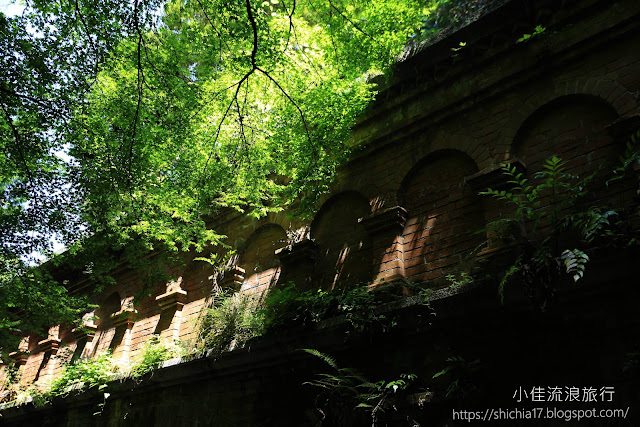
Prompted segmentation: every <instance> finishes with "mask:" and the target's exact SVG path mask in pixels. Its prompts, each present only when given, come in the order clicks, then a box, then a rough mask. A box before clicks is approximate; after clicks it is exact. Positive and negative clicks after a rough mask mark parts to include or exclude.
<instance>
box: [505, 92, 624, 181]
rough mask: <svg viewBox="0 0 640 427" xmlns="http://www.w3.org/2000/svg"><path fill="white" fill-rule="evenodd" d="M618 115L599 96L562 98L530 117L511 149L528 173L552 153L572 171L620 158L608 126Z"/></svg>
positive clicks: (547, 104) (519, 130) (579, 170)
mask: <svg viewBox="0 0 640 427" xmlns="http://www.w3.org/2000/svg"><path fill="white" fill-rule="evenodd" d="M617 118H618V115H617V113H616V110H615V109H614V108H613V107H612V106H611V105H609V104H608V103H607V102H605V101H604V100H603V99H601V98H599V97H596V96H593V95H568V96H563V97H559V98H556V99H554V100H553V101H550V102H548V103H546V104H545V105H543V106H541V107H540V108H538V109H537V110H536V111H534V112H533V113H532V114H531V115H530V116H529V117H527V119H526V120H525V121H524V122H523V123H522V125H521V126H520V128H519V129H518V131H517V133H516V135H515V138H514V141H513V146H512V150H511V151H512V153H513V154H515V156H516V157H517V158H518V159H520V160H521V161H522V162H523V163H524V164H525V165H526V167H527V171H528V173H529V174H532V173H535V172H538V171H540V170H541V169H542V166H543V164H544V162H545V161H546V159H548V158H549V157H551V156H553V155H556V156H558V157H560V158H562V160H563V161H564V162H566V163H567V167H568V168H569V169H570V170H569V171H570V172H573V171H572V170H571V169H574V170H575V172H581V171H583V170H588V169H593V168H594V167H596V166H597V165H599V164H601V163H602V162H606V163H611V162H613V161H615V160H616V159H617V157H618V154H619V150H615V149H612V148H613V147H612V142H613V141H612V138H611V137H610V135H609V134H608V133H607V131H606V129H605V127H606V126H607V125H609V124H611V123H613V122H614V121H615V120H616V119H617ZM616 151H617V153H616Z"/></svg>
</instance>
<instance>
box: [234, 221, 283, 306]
mask: <svg viewBox="0 0 640 427" xmlns="http://www.w3.org/2000/svg"><path fill="white" fill-rule="evenodd" d="M286 245H287V233H286V232H285V231H284V228H283V227H282V226H280V225H278V224H265V225H263V226H261V227H259V228H258V229H257V230H255V231H254V232H253V233H252V234H251V235H250V236H249V238H248V239H247V241H246V243H245V247H244V250H243V251H242V253H241V254H240V258H239V263H238V264H239V266H240V267H241V268H243V269H244V270H245V273H244V283H243V284H242V287H241V291H243V292H246V293H249V294H259V293H262V292H264V291H266V290H267V289H269V287H271V286H272V285H274V284H275V283H277V281H278V278H279V276H280V261H279V259H278V257H277V256H276V253H275V252H276V250H277V249H280V248H282V247H284V246H286Z"/></svg>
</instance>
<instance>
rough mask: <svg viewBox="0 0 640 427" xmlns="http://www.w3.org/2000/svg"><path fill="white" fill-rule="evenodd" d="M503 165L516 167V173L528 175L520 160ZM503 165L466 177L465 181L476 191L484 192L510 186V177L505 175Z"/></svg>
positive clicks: (513, 160)
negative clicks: (488, 189)
mask: <svg viewBox="0 0 640 427" xmlns="http://www.w3.org/2000/svg"><path fill="white" fill-rule="evenodd" d="M503 164H507V165H509V166H514V167H515V168H516V173H522V174H526V173H527V167H526V166H525V165H524V163H522V161H521V160H520V159H511V160H508V161H506V162H504V163H503ZM503 164H500V165H494V166H490V167H488V168H485V169H483V170H481V171H480V172H478V173H476V174H473V175H471V176H468V177H466V178H465V179H464V181H465V183H466V184H468V185H469V186H470V187H471V188H472V189H473V190H475V191H484V190H486V189H487V188H492V189H502V188H505V187H507V185H508V183H507V181H508V177H507V175H505V174H504V170H503V169H502V165H503Z"/></svg>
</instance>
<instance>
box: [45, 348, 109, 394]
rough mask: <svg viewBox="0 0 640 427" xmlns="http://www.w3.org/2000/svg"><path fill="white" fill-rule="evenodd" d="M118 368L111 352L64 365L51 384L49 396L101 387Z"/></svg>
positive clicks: (104, 385) (103, 386)
mask: <svg viewBox="0 0 640 427" xmlns="http://www.w3.org/2000/svg"><path fill="white" fill-rule="evenodd" d="M117 371H118V368H117V366H116V364H115V362H114V360H113V358H112V357H111V353H109V352H106V353H102V354H99V355H98V356H96V357H94V358H91V359H82V360H78V361H76V362H71V363H69V364H67V365H66V367H65V368H64V370H63V371H62V374H60V376H59V377H58V378H56V379H55V380H54V381H53V383H52V384H51V390H50V394H51V396H66V395H68V394H69V393H70V392H72V391H75V390H80V389H90V388H93V387H98V388H100V389H103V388H105V387H106V385H107V383H108V382H109V381H110V380H112V379H113V375H114V373H116V372H117Z"/></svg>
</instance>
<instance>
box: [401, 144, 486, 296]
mask: <svg viewBox="0 0 640 427" xmlns="http://www.w3.org/2000/svg"><path fill="white" fill-rule="evenodd" d="M477 172H478V165H477V164H476V162H475V161H474V160H473V159H472V158H471V157H470V156H469V155H467V154H465V153H463V152H461V151H458V150H440V151H436V152H434V153H431V154H429V155H428V156H426V157H424V158H422V159H421V160H420V161H419V162H417V163H416V165H415V166H414V167H413V168H412V169H411V170H410V171H409V172H408V173H407V175H406V176H405V179H404V180H403V182H402V185H401V187H400V190H399V191H398V200H399V201H400V202H401V203H402V206H403V207H404V208H405V209H406V210H407V221H406V223H405V225H404V229H403V232H402V235H403V250H402V252H403V257H404V269H405V277H406V278H407V279H408V280H410V281H416V282H422V281H430V280H434V281H435V283H436V284H437V283H438V282H441V281H442V278H443V277H444V275H446V274H447V273H448V272H449V271H450V267H452V266H454V265H456V264H460V263H462V264H461V265H465V262H466V261H467V258H468V256H469V255H470V251H471V250H473V249H475V248H476V247H478V245H480V243H482V238H481V237H480V235H479V234H477V231H479V230H480V229H481V228H482V227H483V226H484V213H483V209H482V204H481V203H480V200H479V198H478V196H477V194H476V192H475V191H474V190H473V189H471V188H470V187H469V186H468V185H466V184H465V181H464V179H465V177H467V176H470V175H473V174H475V173H477Z"/></svg>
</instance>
